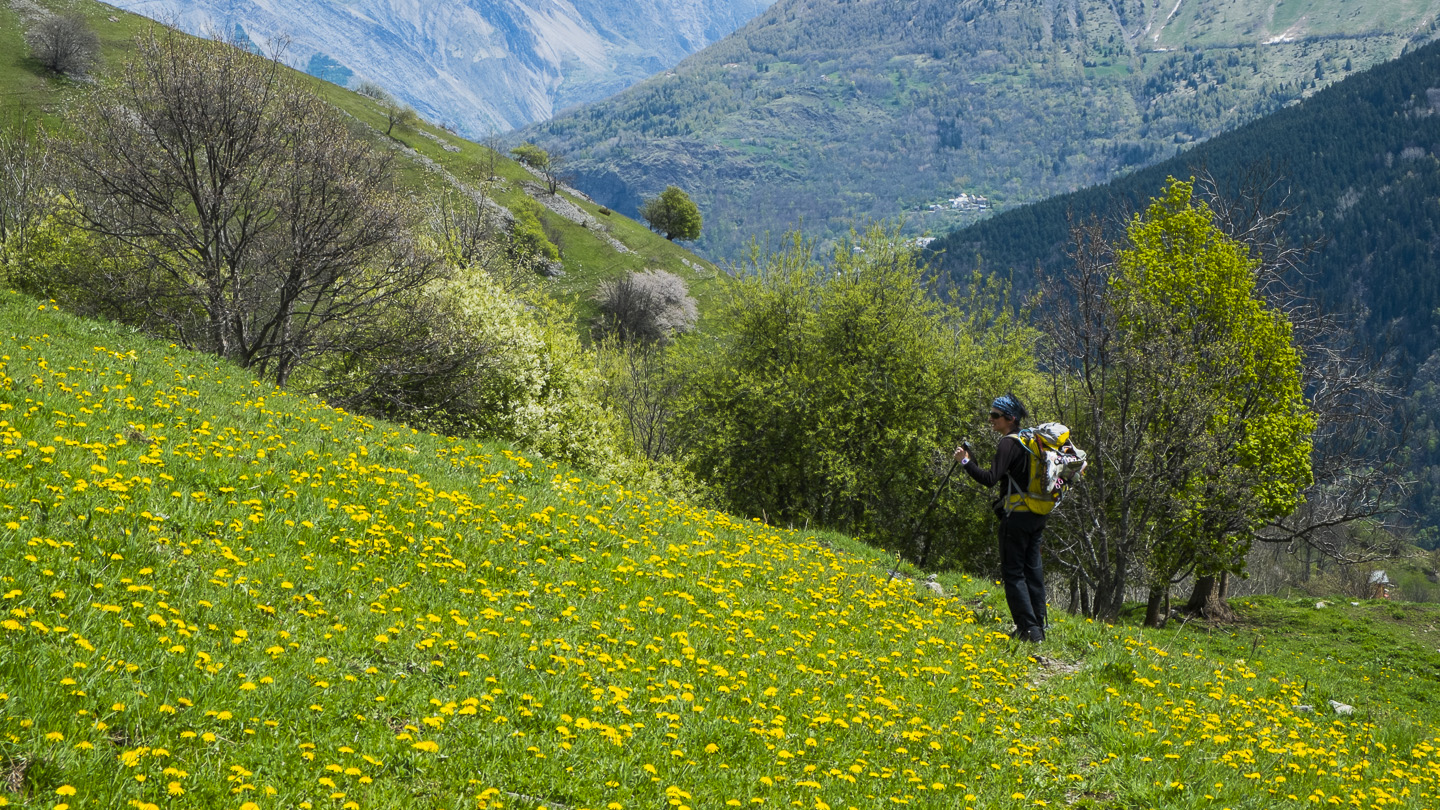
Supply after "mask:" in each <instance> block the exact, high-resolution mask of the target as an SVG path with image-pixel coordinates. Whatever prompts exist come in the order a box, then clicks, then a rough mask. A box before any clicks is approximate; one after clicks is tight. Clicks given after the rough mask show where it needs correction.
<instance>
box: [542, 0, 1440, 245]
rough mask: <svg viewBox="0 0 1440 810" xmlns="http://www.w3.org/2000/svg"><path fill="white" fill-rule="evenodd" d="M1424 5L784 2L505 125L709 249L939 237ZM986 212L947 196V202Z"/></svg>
mask: <svg viewBox="0 0 1440 810" xmlns="http://www.w3.org/2000/svg"><path fill="white" fill-rule="evenodd" d="M1437 11H1440V4H1437V3H1435V2H1433V0H1430V1H1427V2H1420V3H1410V2H1367V3H1356V2H1345V1H1342V0H1290V2H1286V3H1283V4H1281V3H1274V2H1270V0H1224V2H1203V3H1193V2H1183V3H1178V2H1160V1H1159V0H1126V2H1114V3H1112V2H1108V1H1107V2H1101V1H1100V0H1079V1H1078V2H1070V3H1055V2H1040V1H1039V0H1025V1H1024V2H1008V3H997V2H994V0H964V2H958V3H957V2H942V1H941V0H906V1H905V2H877V1H876V0H855V2H845V3H837V2H818V1H817V0H781V2H778V3H776V4H775V5H774V6H772V7H771V8H770V9H769V10H767V11H766V12H764V13H762V14H761V15H760V16H759V17H757V18H756V19H755V20H754V21H752V22H751V23H750V24H749V25H747V26H746V27H745V28H743V29H741V30H740V31H738V32H736V33H735V34H732V35H731V36H729V37H727V38H726V39H725V40H722V41H721V42H718V43H716V44H714V45H712V46H710V47H709V48H706V49H705V50H704V51H701V52H700V53H698V54H696V55H694V56H692V57H690V58H688V59H686V60H685V61H684V62H682V63H681V64H680V65H679V66H677V67H676V68H674V69H673V70H672V71H667V72H666V73H664V74H661V75H657V76H654V77H652V78H651V79H649V80H647V81H645V82H643V83H641V84H639V85H637V86H635V87H632V88H630V89H629V90H626V91H625V92H623V93H620V94H617V95H616V96H614V97H612V98H610V99H607V100H605V101H603V102H597V103H595V104H591V105H587V106H585V107H582V108H579V109H577V110H574V111H571V112H569V113H565V114H561V115H559V116H557V117H556V118H555V119H553V120H551V121H549V122H546V123H543V124H536V125H532V126H531V127H530V128H528V129H527V130H524V131H523V132H524V134H525V135H526V136H527V137H529V136H533V137H536V138H539V139H540V141H541V142H542V143H543V144H545V145H547V146H553V147H555V148H557V149H561V150H564V151H568V152H569V153H570V154H571V155H572V156H573V157H574V158H575V166H576V168H577V172H578V175H579V185H580V187H581V188H583V189H586V190H587V191H588V192H589V193H591V194H592V195H594V196H595V197H596V198H597V199H599V200H602V201H604V202H606V203H607V204H608V205H610V206H611V207H612V208H615V209H616V210H618V211H621V212H625V213H630V212H633V211H634V210H635V206H636V205H637V203H638V201H639V200H640V199H641V198H642V197H645V196H649V195H653V194H655V193H657V192H658V191H660V190H661V189H663V188H664V187H665V186H666V185H667V184H675V185H678V186H680V187H682V188H685V189H688V190H689V191H690V192H691V193H692V194H694V195H696V199H697V202H698V203H699V204H700V206H701V208H702V210H704V211H705V212H706V214H707V216H709V217H710V222H711V225H710V227H709V228H708V229H707V232H706V234H705V236H703V237H702V239H701V241H700V242H699V243H698V244H699V246H700V249H701V250H702V251H704V252H706V253H707V255H710V256H732V257H733V256H735V255H737V254H740V253H743V251H744V250H745V249H746V247H747V246H748V244H749V240H750V239H751V238H756V237H763V235H764V234H765V233H767V232H768V233H771V234H779V233H782V232H784V231H786V230H788V229H791V228H794V227H797V226H798V225H799V224H800V223H801V222H802V221H803V223H804V228H805V229H806V230H807V231H808V232H810V233H812V234H827V235H831V236H833V235H835V234H837V233H843V232H844V231H845V230H847V229H848V228H849V227H850V225H851V223H852V222H853V221H854V220H855V219H856V218H859V217H881V218H893V217H897V216H900V215H902V214H903V215H904V216H905V217H906V218H907V221H908V224H909V226H910V227H911V229H912V230H914V231H917V232H918V231H922V230H927V229H928V230H931V231H935V232H943V231H947V230H950V229H952V228H954V227H957V226H959V225H961V224H965V223H968V222H973V221H975V220H976V219H977V218H979V217H982V216H985V215H987V214H988V213H989V211H991V210H996V209H1004V208H1009V207H1013V206H1016V205H1020V204H1023V203H1026V202H1032V201H1035V200H1040V199H1044V198H1045V197H1048V196H1051V195H1054V194H1057V193H1064V192H1067V191H1070V190H1073V189H1075V188H1079V187H1081V186H1085V185H1090V184H1093V183H1096V182H1100V181H1103V180H1105V179H1107V178H1109V177H1113V176H1115V175H1116V174H1119V173H1123V172H1125V171H1128V170H1131V169H1133V168H1135V167H1138V166H1144V165H1148V164H1150V163H1153V162H1155V161H1157V160H1160V159H1163V158H1166V157H1169V156H1170V155H1173V154H1175V153H1176V152H1177V151H1178V150H1181V149H1184V148H1186V147H1187V146H1189V145H1190V144H1193V143H1196V142H1198V141H1202V140H1205V139H1207V138H1210V137H1212V136H1214V135H1216V134H1218V133H1220V132H1224V131H1227V130H1230V129H1233V128H1234V127H1236V126H1239V125H1240V124H1243V123H1245V122H1247V121H1250V120H1253V119H1255V118H1258V117H1260V116H1262V115H1264V114H1266V113H1269V112H1272V111H1274V110H1277V109H1280V108H1281V107H1283V106H1284V105H1286V104H1288V103H1291V102H1293V101H1295V100H1298V99H1300V98H1302V97H1304V96H1306V95H1308V94H1310V93H1312V92H1313V91H1314V90H1315V89H1317V88H1320V87H1324V86H1325V85H1327V84H1329V83H1331V82H1333V81H1335V80H1336V79H1338V78H1341V77H1343V76H1345V75H1348V74H1349V73H1351V72H1354V71H1356V70H1363V69H1364V68H1366V67H1369V66H1371V65H1374V64H1377V63H1380V62H1383V61H1385V60H1388V59H1393V58H1394V57H1396V56H1398V55H1399V54H1400V53H1402V52H1403V51H1404V50H1405V49H1406V48H1408V47H1412V46H1414V45H1416V44H1420V43H1423V42H1426V41H1429V40H1430V39H1432V38H1433V37H1434V33H1435V30H1436V29H1435V18H1436V13H1437ZM962 193H963V194H970V195H975V194H979V195H983V196H985V197H987V198H988V199H989V202H990V204H991V206H992V207H991V208H990V209H978V208H970V207H967V208H957V207H953V206H952V205H951V203H950V200H951V199H953V198H957V197H958V196H959V195H961V194H962Z"/></svg>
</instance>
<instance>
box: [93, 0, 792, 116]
mask: <svg viewBox="0 0 1440 810" xmlns="http://www.w3.org/2000/svg"><path fill="white" fill-rule="evenodd" d="M770 2H771V0H626V1H622V0H499V2H487V0H458V2H446V3H419V2H406V0H351V1H350V2H343V3H334V2H322V0H287V1H286V2H281V1H280V0H114V5H116V6H118V7H119V8H122V9H125V10H127V11H132V12H135V13H138V14H142V15H145V16H147V17H150V18H151V19H156V20H160V21H162V22H165V23H167V24H169V25H173V26H175V27H177V28H181V29H183V30H185V31H189V32H190V33H195V34H208V33H212V32H219V33H223V34H226V35H231V34H239V35H241V36H245V37H248V38H250V39H251V40H252V41H254V42H255V43H257V44H259V45H261V46H266V45H267V44H268V43H270V42H272V41H276V40H279V39H282V38H283V39H285V40H288V46H287V50H286V61H288V62H289V63H290V64H292V65H295V66H297V67H301V68H304V69H306V70H308V71H309V72H311V73H313V74H315V75H318V76H321V77H322V78H326V79H330V80H331V81H335V82H336V83H337V84H342V85H344V84H346V83H348V82H352V81H355V80H358V79H368V80H371V81H374V82H376V83H377V84H379V85H381V86H382V87H384V88H385V89H387V90H389V91H390V92H391V93H393V94H394V95H395V96H396V97H398V98H400V99H401V100H403V101H405V102H406V103H408V104H411V105H413V106H414V107H415V108H416V109H417V110H418V111H419V112H420V114H421V115H423V116H424V117H425V118H427V119H429V120H432V121H436V122H439V123H443V124H446V125H447V126H449V127H451V128H452V129H455V130H457V131H459V132H461V133H463V134H465V135H468V136H471V137H483V136H485V135H487V134H490V133H492V132H501V131H504V130H508V129H511V128H513V127H516V126H521V125H524V124H527V123H530V122H532V121H537V120H542V119H545V118H548V117H550V115H552V114H553V113H554V112H555V111H556V110H559V109H563V108H565V107H568V106H571V105H575V104H579V103H583V102H588V101H595V100H597V99H600V98H604V97H606V96H609V95H611V94H612V93H615V92H617V91H619V90H622V89H624V88H625V87H628V86H630V85H632V84H634V83H635V82H637V81H639V80H641V79H643V78H644V77H646V76H649V75H651V74H653V73H655V72H657V71H660V70H663V69H665V68H666V67H668V66H671V65H674V64H675V63H676V62H678V61H680V60H681V59H682V58H684V57H685V56H686V55H688V54H691V53H694V52H695V51H697V50H699V49H701V48H703V47H705V46H706V45H708V44H710V43H712V42H715V41H716V40H718V39H720V38H721V37H723V36H725V35H726V34H728V33H730V32H731V31H734V30H735V29H736V28H738V27H739V26H741V25H743V24H744V23H745V22H746V21H747V20H749V19H750V18H752V17H753V16H755V15H756V14H757V13H759V12H760V11H761V10H763V9H764V8H765V7H766V6H767V5H769V3H770Z"/></svg>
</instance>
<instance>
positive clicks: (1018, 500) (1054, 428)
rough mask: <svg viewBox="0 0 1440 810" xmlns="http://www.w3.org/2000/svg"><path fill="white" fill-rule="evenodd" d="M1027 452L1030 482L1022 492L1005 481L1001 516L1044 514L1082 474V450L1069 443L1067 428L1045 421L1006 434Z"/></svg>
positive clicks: (1009, 480)
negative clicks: (1005, 488) (1005, 491)
mask: <svg viewBox="0 0 1440 810" xmlns="http://www.w3.org/2000/svg"><path fill="white" fill-rule="evenodd" d="M1010 435H1011V436H1012V437H1014V438H1015V439H1016V440H1017V441H1019V442H1020V446H1022V447H1024V448H1025V449H1026V450H1027V451H1028V452H1029V453H1030V480H1029V482H1027V485H1026V487H1025V489H1024V490H1023V491H1022V490H1020V489H1019V486H1018V483H1019V482H1017V481H1015V479H1013V478H1008V479H1007V480H1008V482H1009V483H1008V484H1007V486H1008V487H1009V488H1010V492H1009V494H1008V495H1006V497H1005V502H1004V509H1005V514H1007V515H1008V514H1010V513H1011V512H1014V511H1016V510H1020V511H1022V512H1033V513H1034V514H1037V515H1048V514H1050V512H1051V511H1053V510H1054V509H1055V506H1056V505H1057V504H1059V503H1060V499H1061V498H1064V497H1065V493H1066V492H1067V491H1068V490H1069V489H1070V487H1072V486H1074V485H1075V484H1076V483H1077V482H1078V481H1079V480H1080V478H1081V477H1082V476H1083V475H1084V474H1085V467H1086V461H1085V451H1084V450H1081V449H1080V448H1078V447H1076V446H1075V444H1074V443H1073V442H1071V441H1070V428H1067V427H1065V426H1064V425H1062V424H1060V423H1059V422H1045V423H1043V424H1039V425H1036V426H1035V427H1029V428H1025V429H1024V430H1021V431H1020V432H1019V433H1012V434H1010Z"/></svg>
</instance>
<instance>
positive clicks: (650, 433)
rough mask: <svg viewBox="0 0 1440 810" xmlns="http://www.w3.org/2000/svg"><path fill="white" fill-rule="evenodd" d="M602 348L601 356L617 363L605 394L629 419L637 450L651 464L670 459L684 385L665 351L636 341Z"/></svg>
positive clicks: (609, 378) (627, 419) (628, 424)
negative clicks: (674, 421)
mask: <svg viewBox="0 0 1440 810" xmlns="http://www.w3.org/2000/svg"><path fill="white" fill-rule="evenodd" d="M600 345H601V346H602V347H603V348H602V350H601V355H602V356H605V357H608V358H610V359H611V360H612V361H613V363H612V364H611V368H610V369H609V370H608V373H607V374H606V377H607V380H606V383H605V385H604V388H603V391H602V394H603V396H604V398H605V399H606V400H607V401H608V402H609V404H610V406H611V407H612V408H614V409H615V412H616V413H618V414H619V415H620V416H621V418H623V419H624V420H625V424H626V426H627V427H628V428H629V433H630V438H631V441H632V442H633V443H634V445H635V449H636V450H637V451H639V452H640V453H642V454H643V455H644V456H645V457H646V458H648V459H650V460H651V461H662V460H664V459H667V458H669V457H670V456H671V455H672V453H673V452H674V450H675V439H674V436H673V434H672V432H671V421H672V417H673V416H674V411H675V405H676V402H677V401H678V399H679V396H680V392H681V390H682V388H683V384H682V382H681V380H680V377H679V375H678V374H677V372H676V371H675V370H674V369H673V368H671V367H670V364H669V363H667V358H666V355H665V350H664V348H663V347H662V346H661V345H660V344H658V343H654V342H635V341H630V342H621V341H609V342H602V343H601V344H600Z"/></svg>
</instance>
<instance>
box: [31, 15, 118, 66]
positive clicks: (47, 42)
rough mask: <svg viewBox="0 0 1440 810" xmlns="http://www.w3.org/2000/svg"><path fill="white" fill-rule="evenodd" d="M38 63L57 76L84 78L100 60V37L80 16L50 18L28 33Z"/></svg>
mask: <svg viewBox="0 0 1440 810" xmlns="http://www.w3.org/2000/svg"><path fill="white" fill-rule="evenodd" d="M25 44H26V45H28V46H30V55H31V56H32V57H34V59H35V60H36V61H38V62H39V63H40V64H42V65H44V66H45V67H47V68H49V69H50V70H53V71H55V72H56V73H59V74H62V75H65V76H71V77H74V78H81V77H84V76H85V75H87V74H89V72H90V69H91V68H93V67H94V66H95V63H96V62H97V61H99V59H100V38H99V37H97V36H96V35H95V32H94V31H92V30H90V25H89V23H87V22H85V18H84V17H81V16H79V15H74V16H66V17H62V16H58V15H53V14H52V15H50V16H47V17H45V18H44V19H42V20H40V21H39V22H37V23H36V24H35V25H34V26H33V27H31V28H30V30H28V31H26V32H25Z"/></svg>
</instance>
